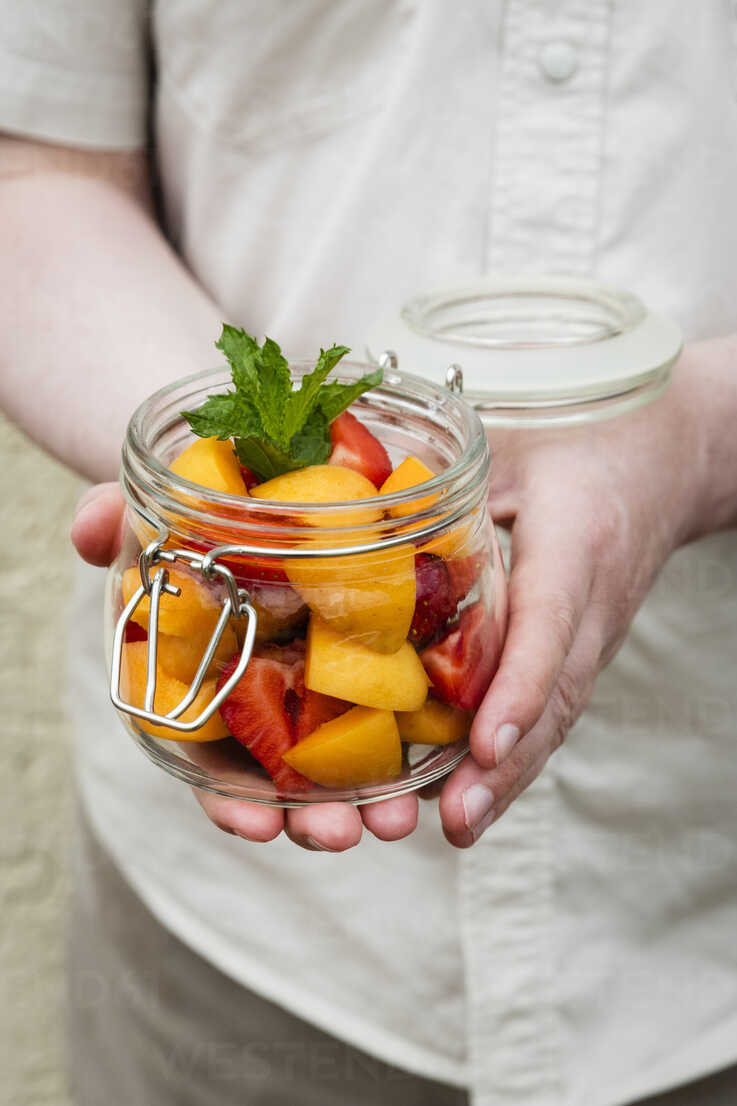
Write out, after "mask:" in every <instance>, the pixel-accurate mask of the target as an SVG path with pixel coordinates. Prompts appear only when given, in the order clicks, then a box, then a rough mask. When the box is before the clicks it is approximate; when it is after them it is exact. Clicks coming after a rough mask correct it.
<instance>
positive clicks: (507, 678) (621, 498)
mask: <svg viewBox="0 0 737 1106" xmlns="http://www.w3.org/2000/svg"><path fill="white" fill-rule="evenodd" d="M692 409H693V407H691V410H692ZM697 425H698V418H697V417H696V416H692V415H690V413H689V404H688V403H687V402H683V401H682V398H681V395H680V391H679V388H678V387H677V386H676V384H675V382H674V383H673V384H672V385H671V391H670V392H667V393H666V394H665V395H664V396H662V397H661V398H660V399H659V400H658V401H656V402H655V403H654V404H653V405H652V406H651V407H647V408H644V409H641V410H639V411H637V412H634V413H631V414H628V415H626V416H620V417H619V418H616V419H613V420H611V421H606V422H599V423H595V424H593V425H590V426H589V427H587V428H579V429H565V430H562V431H558V432H556V433H551V432H549V431H548V432H544V433H541V432H530V431H524V430H522V431H515V432H512V433H505V434H504V435H499V436H498V439H497V440H496V441H495V440H494V439H492V443H491V444H492V453H493V458H492V474H493V478H492V490H491V496H490V508H491V513H492V516H493V517H494V518H495V519H496V520H497V522H499V521H503V522H504V523H505V524H507V525H509V526H511V539H512V542H511V572H510V579H509V628H508V632H507V637H506V641H505V644H504V649H503V652H502V657H501V660H500V664H499V668H498V671H497V673H496V675H495V677H494V679H493V681H492V684H491V687H490V688H489V691H488V692H487V694H486V697H485V699H484V701H483V703H482V704H481V707H480V708H479V710H478V713H477V714H476V717H475V719H474V722H473V726H472V729H471V734H470V746H471V756H469V757H467V758H466V760H465V761H463V763H462V764H461V765H460V766H459V767H458V768H457V769H456V770H455V772H454V773H453V774H452V775H451V776H450V777H449V779H448V780H447V781H446V783H445V785H444V786H443V788H442V791H441V792H440V816H441V819H442V823H443V829H444V831H445V835H446V837H447V839H448V840H449V841H450V842H451V844H453V845H456V846H458V847H459V848H466V847H468V846H469V845H472V844H473V843H474V842H475V841H477V840H478V838H479V837H480V836H481V834H482V833H483V832H484V830H485V829H487V828H488V826H489V825H491V823H492V822H493V821H495V820H496V819H497V818H499V817H500V816H501V815H502V814H503V813H504V812H505V810H507V808H508V807H509V805H510V804H511V803H512V802H514V800H515V799H516V798H517V797H518V796H519V795H520V794H521V792H522V791H524V789H525V788H526V787H527V786H528V785H529V784H530V783H531V782H532V781H533V780H534V779H535V777H536V776H537V775H538V774H539V773H540V771H541V770H542V768H543V766H544V765H545V763H546V761H547V759H548V757H549V756H550V754H551V753H552V752H553V751H554V750H555V749H557V748H558V746H559V745H560V744H561V743H562V742H563V739H564V738H565V736H566V734H567V732H568V730H569V729H570V728H571V726H572V725H573V723H574V722H575V721H576V719H577V718H578V716H579V715H580V714H581V712H582V710H583V709H584V707H585V705H586V703H587V701H588V699H589V697H590V695H591V691H592V688H593V685H594V681H595V679H596V677H597V675H598V673H599V672H600V671H601V669H602V668H603V667H604V666H605V665H606V664H607V662H608V661H609V660H611V658H612V657H613V656H614V654H615V653H616V652H617V650H618V648H619V646H620V645H621V643H622V641H623V639H624V637H625V634H626V633H627V629H628V627H629V625H630V622H631V620H632V618H633V616H634V615H635V613H636V611H637V609H638V607H639V606H640V604H641V603H642V601H643V599H644V598H645V596H646V594H647V592H648V590H649V589H650V586H651V585H652V583H653V581H654V579H655V577H656V576H657V574H658V572H659V571H660V569H661V568H662V566H663V564H664V563H665V561H666V559H667V558H668V556H669V554H670V553H671V552H672V551H673V550H674V549H675V548H676V547H677V546H678V545H679V544H682V543H683V542H685V541H687V540H689V538H690V537H691V536H692V534H693V519H694V515H695V513H696V512H695V506H694V505H695V503H696V500H697V497H698V495H699V492H698V487H699V473H698V459H699V458H700V457H701V456H703V455H704V450H703V448H702V443H700V442H699V441H698V440H697V434H698V432H697ZM495 446H496V448H495ZM435 793H437V791H436V792H435ZM427 797H430V795H428V796H427Z"/></svg>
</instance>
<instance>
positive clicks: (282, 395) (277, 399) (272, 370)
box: [254, 338, 292, 452]
mask: <svg viewBox="0 0 737 1106" xmlns="http://www.w3.org/2000/svg"><path fill="white" fill-rule="evenodd" d="M256 368H257V372H258V390H257V392H256V395H255V396H254V402H255V404H256V407H257V409H258V413H259V415H260V416H261V422H262V424H263V428H264V430H265V431H266V433H267V435H268V436H269V437H270V438H271V440H272V441H273V442H274V443H275V444H276V445H277V446H279V448H280V449H282V450H284V451H285V452H286V451H287V450H288V447H289V439H290V438H291V436H292V435H291V434H287V433H286V431H285V420H284V416H285V413H286V410H287V407H288V405H289V401H290V399H291V395H292V377H291V374H290V372H289V363H288V361H287V359H286V357H284V355H283V353H282V351H281V349H280V348H279V346H278V345H277V343H276V342H275V341H273V339H271V338H267V339H266V341H265V342H264V344H263V346H262V347H261V349H260V351H259V354H258V357H257V361H256Z"/></svg>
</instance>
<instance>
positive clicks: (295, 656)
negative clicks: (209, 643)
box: [218, 643, 313, 791]
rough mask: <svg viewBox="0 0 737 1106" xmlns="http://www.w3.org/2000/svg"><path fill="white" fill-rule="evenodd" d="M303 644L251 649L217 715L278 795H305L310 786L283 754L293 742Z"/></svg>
mask: <svg viewBox="0 0 737 1106" xmlns="http://www.w3.org/2000/svg"><path fill="white" fill-rule="evenodd" d="M238 656H239V655H238V654H236V656H235V657H233V659H232V660H231V661H229V662H228V664H227V665H226V667H225V668H224V669H223V671H222V673H221V675H220V679H219V680H218V689H219V688H221V687H222V686H223V684H224V683H225V681H226V680H227V679H228V678H229V677H230V676H231V675H232V673H233V670H234V669H235V666H236V664H237V663H238ZM304 666H305V662H304V644H303V643H300V645H299V646H298V645H296V644H295V645H262V646H260V647H259V648H258V649H254V652H253V655H252V657H251V659H250V661H249V662H248V667H247V669H246V671H245V672H244V673H243V676H242V677H241V679H240V680H239V682H238V684H237V685H236V687H235V688H234V689H233V691H232V692H231V693H230V695H229V696H228V698H227V699H226V700H225V702H224V703H222V704H221V707H220V713H221V715H222V717H223V719H224V721H225V725H226V726H227V727H228V729H229V730H230V732H231V733H232V735H233V737H234V738H236V740H237V741H240V743H241V745H245V747H246V748H247V749H248V751H249V753H251V755H252V756H254V757H255V758H256V760H257V761H259V763H260V764H262V765H263V766H264V768H265V769H266V771H267V772H268V773H269V775H270V776H271V778H272V780H273V781H274V783H275V784H276V786H277V787H278V788H279V790H280V791H309V789H310V788H311V787H312V786H313V785H312V784H311V783H310V781H309V780H308V779H305V777H304V776H302V775H301V774H300V773H299V772H295V770H294V769H293V768H290V767H289V765H288V764H285V763H284V761H283V759H282V757H283V754H284V753H286V752H287V750H288V749H291V747H292V745H294V743H295V741H296V737H295V732H294V725H293V721H292V719H293V717H295V716H296V715H297V713H298V707H299V703H300V701H301V699H302V695H303V692H304Z"/></svg>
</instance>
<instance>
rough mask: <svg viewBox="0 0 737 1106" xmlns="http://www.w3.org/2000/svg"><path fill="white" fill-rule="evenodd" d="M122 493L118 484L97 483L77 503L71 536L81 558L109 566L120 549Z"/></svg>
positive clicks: (91, 562) (92, 563)
mask: <svg viewBox="0 0 737 1106" xmlns="http://www.w3.org/2000/svg"><path fill="white" fill-rule="evenodd" d="M123 508H124V501H123V495H122V493H121V491H120V488H119V487H118V485H117V484H96V485H95V487H93V488H89V489H88V491H86V492H85V493H84V495H83V496H82V498H81V499H80V501H79V503H78V504H77V508H76V512H75V515H74V522H73V523H72V529H71V532H70V535H69V536H70V537H71V539H72V544H73V545H74V547H75V549H76V550H77V552H78V553H79V555H80V557H81V558H82V559H83V560H84V561H87V562H88V563H89V564H91V565H109V564H110V563H111V561H114V560H115V558H116V557H117V555H118V552H119V551H120V546H121V541H122V524H123Z"/></svg>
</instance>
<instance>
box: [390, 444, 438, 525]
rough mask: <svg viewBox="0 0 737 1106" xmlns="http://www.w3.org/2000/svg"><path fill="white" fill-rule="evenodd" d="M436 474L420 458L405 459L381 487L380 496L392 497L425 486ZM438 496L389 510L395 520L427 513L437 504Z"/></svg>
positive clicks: (415, 500)
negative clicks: (423, 512) (419, 512)
mask: <svg viewBox="0 0 737 1106" xmlns="http://www.w3.org/2000/svg"><path fill="white" fill-rule="evenodd" d="M434 475H435V473H434V472H433V471H432V469H429V468H428V467H427V465H426V464H424V462H423V461H420V459H419V458H418V457H405V459H404V460H403V461H402V463H401V465H397V467H396V468H395V469H394V472H393V473H392V474H391V476H388V477H387V478H386V480H385V481H384V483H383V484H382V485H381V489H380V492H379V494H380V495H391V494H392V493H393V492H403V491H406V490H407V488H414V487H415V485H416V484H424V483H425V482H426V481H427V480H432V478H433V476H434ZM437 498H438V494H437V492H435V493H434V494H433V495H425V496H421V497H420V498H418V499H413V500H411V501H410V502H409V503H404V504H402V505H401V506H400V505H398V506H396V507H390V508H389V514H390V515H392V517H393V518H402V516H404V515H413V514H415V513H416V512H417V511H425V510H427V508H428V507H432V505H433V504H434V503H436V502H437Z"/></svg>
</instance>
